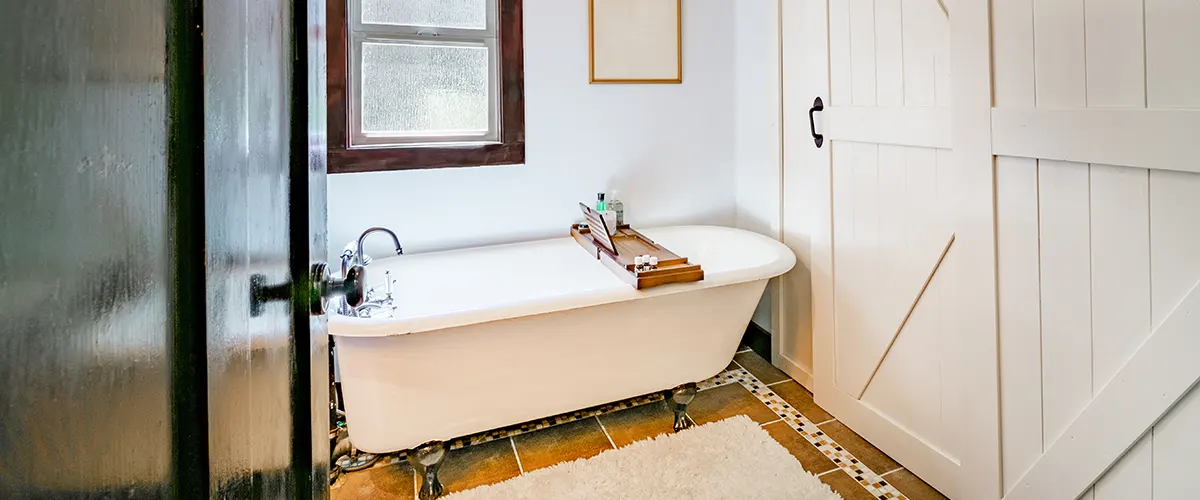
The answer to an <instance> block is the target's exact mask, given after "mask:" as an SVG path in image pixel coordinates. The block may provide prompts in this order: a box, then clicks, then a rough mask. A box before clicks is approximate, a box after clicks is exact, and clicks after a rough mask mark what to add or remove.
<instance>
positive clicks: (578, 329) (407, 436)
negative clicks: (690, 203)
mask: <svg viewBox="0 0 1200 500" xmlns="http://www.w3.org/2000/svg"><path fill="white" fill-rule="evenodd" d="M642 233H643V234H645V235H646V236H648V237H650V238H651V239H653V240H655V241H656V242H658V243H659V244H661V245H663V246H665V247H667V248H668V249H670V250H672V251H674V252H675V253H677V254H679V255H683V256H686V257H688V258H690V259H691V261H692V262H695V263H699V264H700V265H701V266H703V268H704V275H705V277H704V280H703V281H700V282H696V283H681V284H674V285H665V286H661V287H657V288H651V289H648V290H644V291H638V290H634V289H633V288H632V287H631V286H629V285H627V284H625V283H624V282H622V281H621V280H620V279H618V278H617V277H616V276H614V275H613V274H612V272H611V271H609V270H608V269H607V268H605V267H604V265H603V264H601V263H600V262H598V261H596V259H595V257H594V256H592V255H589V254H588V252H587V251H585V250H584V249H583V248H582V247H580V246H579V244H578V243H577V242H575V240H573V239H572V238H570V237H564V238H558V239H552V240H545V241H536V242H530V243H518V244H512V245H499V246H491V247H483V248H472V249H466V250H457V251H450V252H438V253H429V254H420V255H410V256H402V257H394V258H389V259H381V260H377V261H375V262H374V263H373V264H371V265H370V266H369V267H368V269H367V274H368V279H369V281H371V283H372V284H375V283H377V282H378V281H380V280H381V279H382V277H383V275H384V272H385V271H387V270H390V271H392V277H393V279H395V280H396V281H397V283H396V286H395V289H396V295H395V301H396V305H397V306H398V309H397V310H396V312H395V314H394V315H393V318H390V319H378V318H369V319H363V318H349V317H345V316H334V317H332V318H331V319H330V324H329V331H330V333H331V334H333V335H335V336H337V356H338V365H339V368H340V371H341V380H342V393H343V396H344V398H345V406H346V419H347V423H348V424H349V430H350V439H351V440H352V441H353V443H354V445H355V446H356V447H357V448H358V449H360V450H363V451H367V452H371V453H388V452H393V451H398V450H405V449H411V448H414V447H416V446H418V445H421V444H422V443H425V442H429V441H449V440H450V439H453V438H456V437H460V436H465V435H468V434H473V433H476V432H481V431H485V430H490V429H495V428H499V427H504V426H507V425H512V424H516V423H520V422H525V421H529V420H533V419H537V418H542V417H547V416H551V415H556V414H559V413H565V412H569V411H574V410H578V409H582V408H586V407H589V406H595V405H598V404H603V403H607V402H611V401H617V400H621V399H625V398H629V397H633V396H637V395H641V394H647V393H651V392H655V391H660V390H666V389H670V388H672V387H676V386H678V385H681V384H685V383H689V382H699V381H702V380H704V379H706V378H708V377H711V376H713V375H715V374H717V373H719V372H720V371H721V370H722V369H724V368H725V366H726V365H728V364H729V361H730V360H731V359H732V357H733V354H734V352H735V351H736V350H737V347H738V343H739V341H740V340H741V337H742V334H743V333H744V332H745V329H746V324H747V323H748V322H749V321H750V317H751V316H752V315H753V313H754V308H755V306H756V305H757V303H758V300H759V297H760V296H761V295H762V292H763V289H764V287H765V286H766V284H767V280H768V279H770V278H772V277H775V276H778V275H780V274H783V273H785V272H787V271H788V270H790V269H791V268H792V266H793V265H794V264H795V261H796V259H795V256H794V255H793V254H792V252H791V251H790V250H788V248H787V247H786V246H784V245H783V244H781V243H779V242H777V241H774V240H772V239H770V238H767V237H764V236H761V235H758V234H755V233H751V232H748V231H742V230H738V229H730V228H723V227H710V226H678V227H665V228H658V229H650V230H645V231H642Z"/></svg>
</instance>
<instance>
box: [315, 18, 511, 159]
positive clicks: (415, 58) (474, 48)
mask: <svg viewBox="0 0 1200 500" xmlns="http://www.w3.org/2000/svg"><path fill="white" fill-rule="evenodd" d="M328 19H329V35H328V37H329V38H328V43H329V81H328V91H329V92H328V95H329V108H328V111H329V121H328V123H329V172H330V173H341V172H368V171H379V170H407V169H421V168H439V167H459V166H478V165H505V164H514V163H522V162H524V161H525V109H524V108H525V102H524V101H525V99H524V94H523V87H524V75H523V73H524V68H523V66H524V56H523V47H522V39H521V0H329V1H328Z"/></svg>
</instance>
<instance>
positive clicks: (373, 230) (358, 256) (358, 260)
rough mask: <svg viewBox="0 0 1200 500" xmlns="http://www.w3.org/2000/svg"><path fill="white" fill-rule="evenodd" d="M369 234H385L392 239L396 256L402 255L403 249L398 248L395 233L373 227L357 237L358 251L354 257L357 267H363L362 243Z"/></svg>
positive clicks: (397, 239)
mask: <svg viewBox="0 0 1200 500" xmlns="http://www.w3.org/2000/svg"><path fill="white" fill-rule="evenodd" d="M371 233H387V234H388V236H391V237H392V243H394V244H395V245H396V255H404V247H401V246H400V238H398V237H396V233H395V232H393V231H392V230H391V229H388V228H386V227H373V228H370V229H368V230H366V231H363V233H362V235H361V236H359V237H358V249H357V253H355V255H354V258H355V262H356V263H357V264H358V265H363V260H364V259H363V241H365V240H366V239H367V236H370V235H371Z"/></svg>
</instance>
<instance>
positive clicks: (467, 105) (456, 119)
mask: <svg viewBox="0 0 1200 500" xmlns="http://www.w3.org/2000/svg"><path fill="white" fill-rule="evenodd" d="M488 81H489V79H488V49H487V48H486V47H447V46H430V45H414V44H402V43H363V46H362V82H361V83H362V86H361V87H360V88H361V92H362V94H361V95H362V125H363V131H364V132H367V133H371V132H386V133H394V134H398V135H403V134H409V135H413V134H417V135H426V134H429V135H433V134H442V135H458V134H471V133H477V134H478V133H485V132H487V130H488V109H489V107H490V106H489V102H490V101H489V99H488Z"/></svg>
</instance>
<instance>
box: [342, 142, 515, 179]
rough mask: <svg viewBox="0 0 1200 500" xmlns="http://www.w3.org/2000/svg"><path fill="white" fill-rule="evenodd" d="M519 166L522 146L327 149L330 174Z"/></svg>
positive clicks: (477, 144) (475, 145)
mask: <svg viewBox="0 0 1200 500" xmlns="http://www.w3.org/2000/svg"><path fill="white" fill-rule="evenodd" d="M521 163H525V143H524V142H511V143H497V142H488V143H458V144H454V145H438V146H428V145H424V146H388V147H356V148H350V149H335V148H330V149H329V173H330V174H348V173H357V172H379V171H392V170H426V169H434V168H454V167H481V166H487V165H517V164H521Z"/></svg>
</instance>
